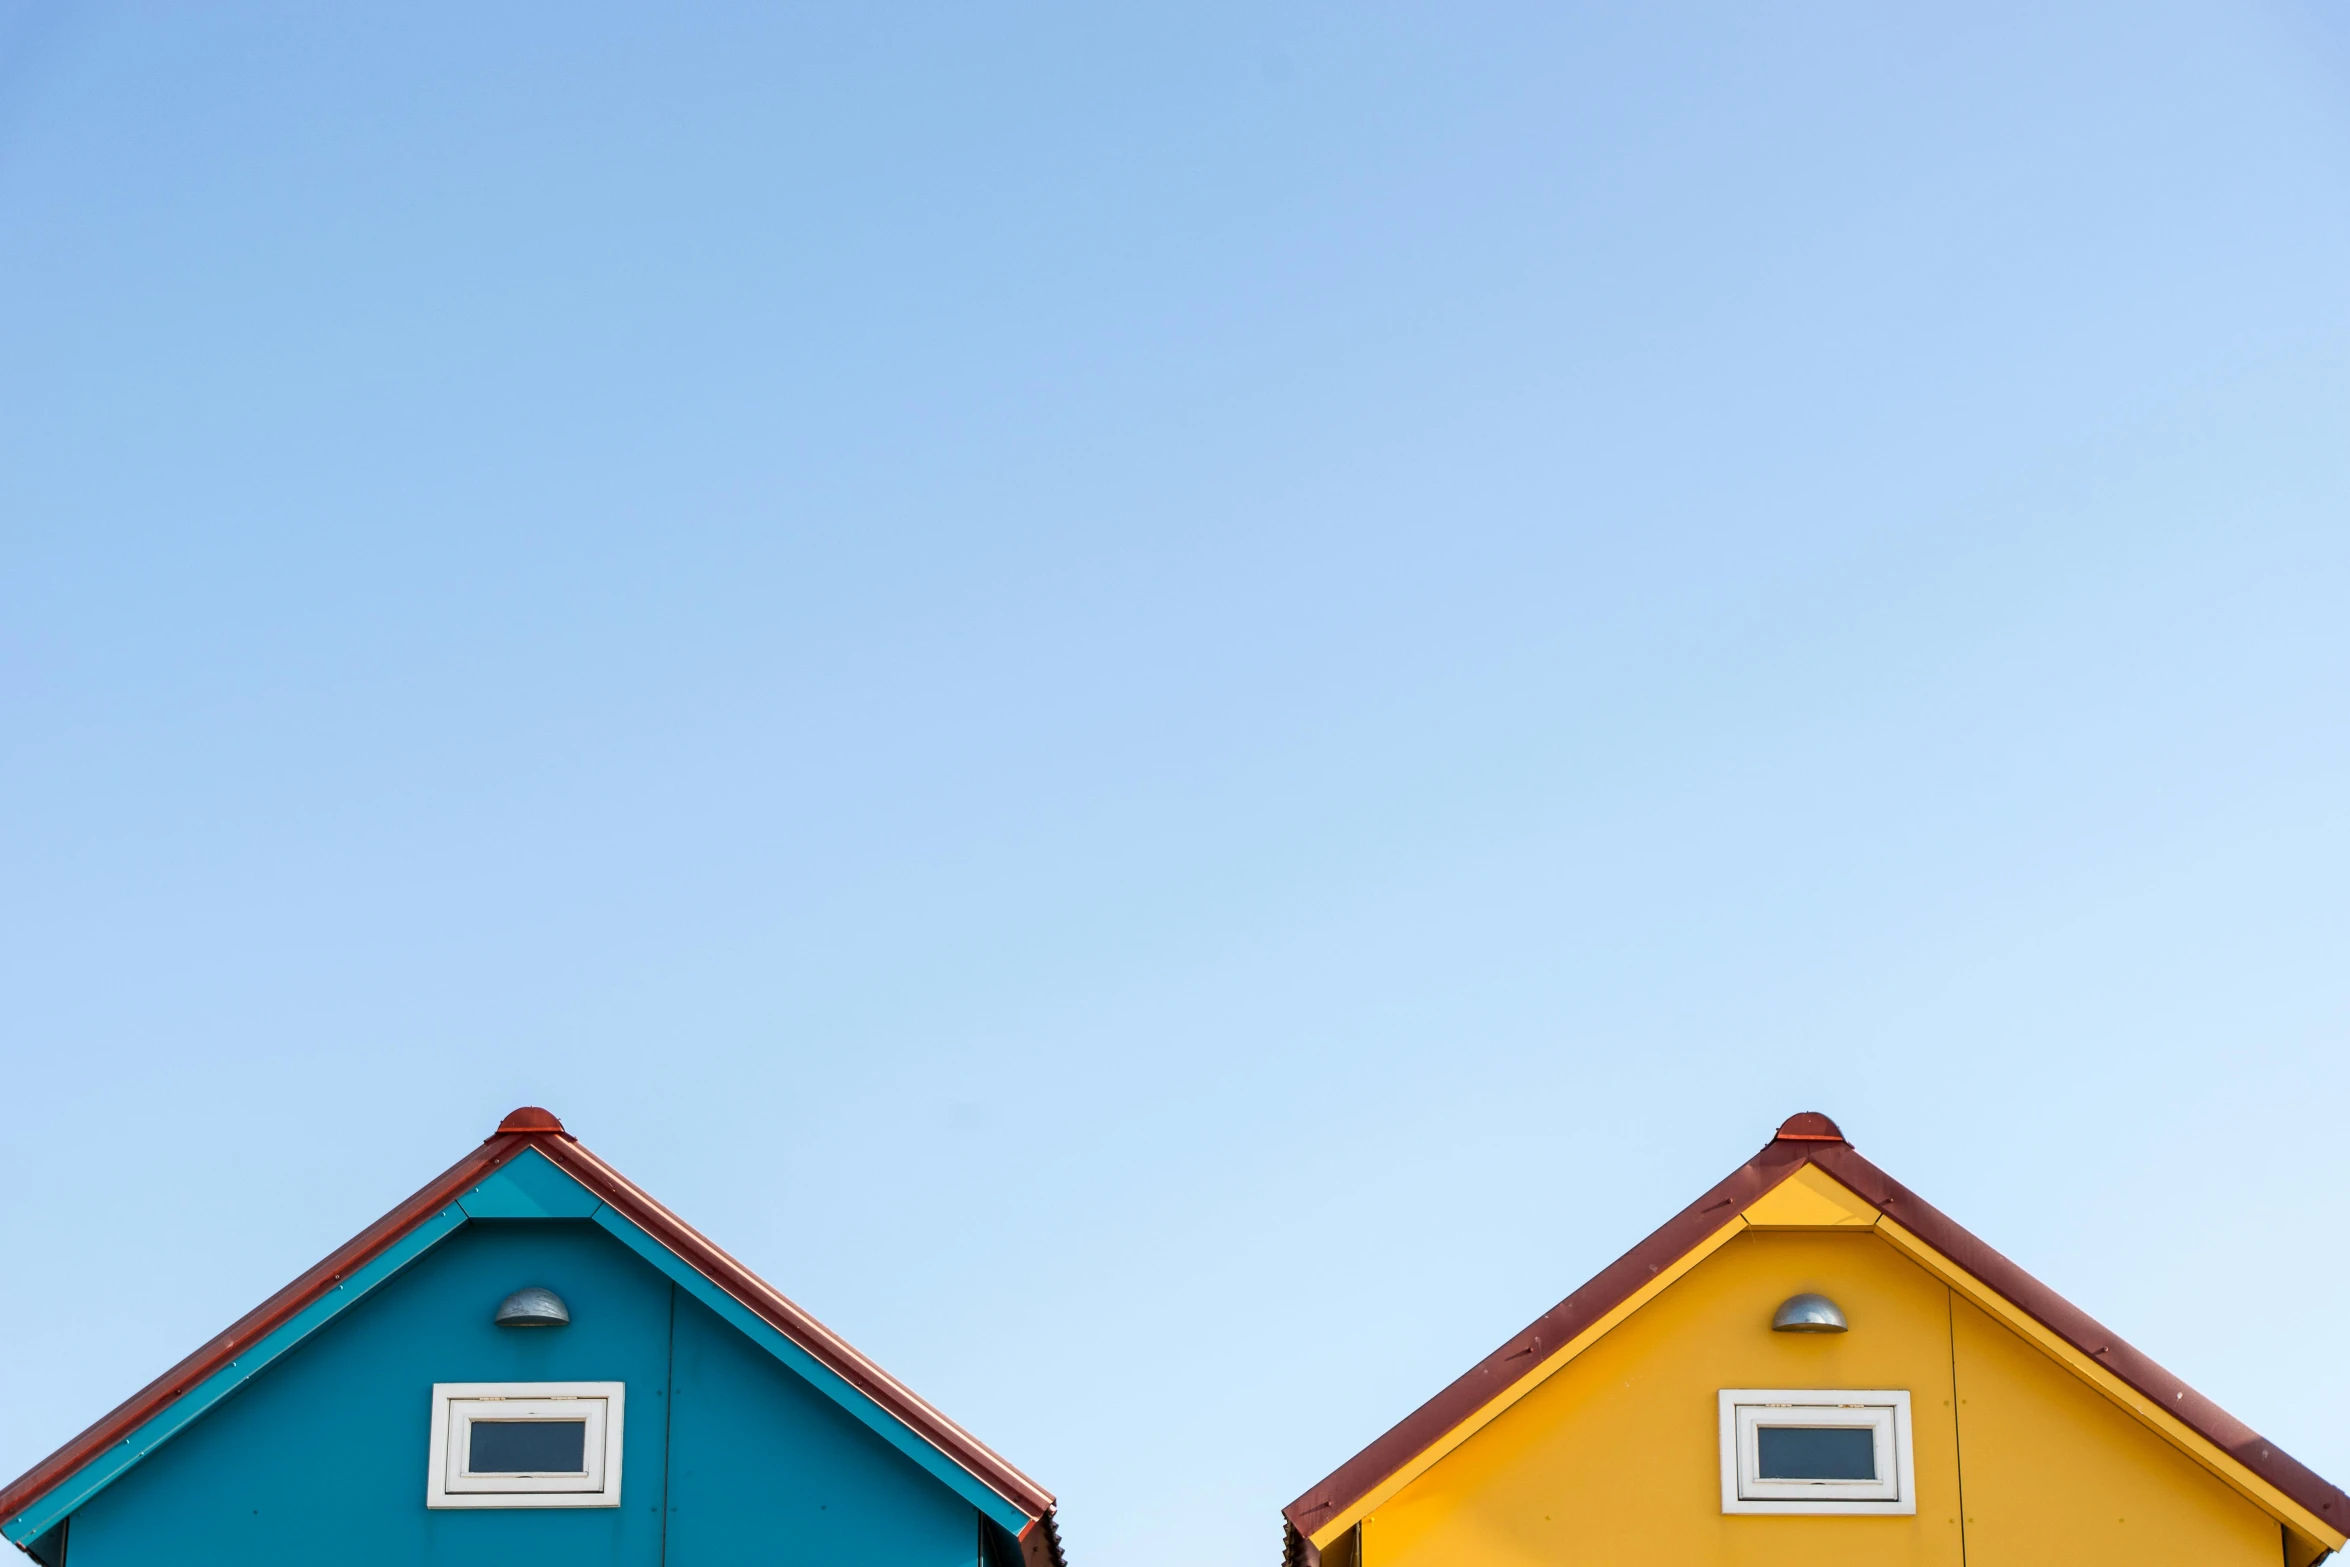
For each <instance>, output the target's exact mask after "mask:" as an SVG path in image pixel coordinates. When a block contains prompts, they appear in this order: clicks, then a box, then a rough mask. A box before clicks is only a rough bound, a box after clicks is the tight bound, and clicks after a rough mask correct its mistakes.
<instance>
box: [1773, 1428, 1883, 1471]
mask: <svg viewBox="0 0 2350 1567" xmlns="http://www.w3.org/2000/svg"><path fill="white" fill-rule="evenodd" d="M1754 1446H1755V1457H1756V1458H1757V1459H1758V1460H1759V1463H1758V1466H1757V1467H1758V1468H1759V1469H1760V1471H1761V1472H1760V1473H1759V1474H1758V1475H1757V1476H1756V1478H1758V1479H1762V1480H1874V1479H1876V1478H1877V1435H1876V1433H1875V1432H1874V1431H1872V1430H1871V1429H1870V1428H1869V1427H1867V1426H1756V1427H1755V1428H1754Z"/></svg>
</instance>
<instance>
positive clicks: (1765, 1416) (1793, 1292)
mask: <svg viewBox="0 0 2350 1567" xmlns="http://www.w3.org/2000/svg"><path fill="white" fill-rule="evenodd" d="M1283 1515H1284V1517H1285V1518H1286V1519H1287V1522H1288V1529H1287V1541H1288V1550H1287V1563H1286V1567H1519V1564H1525V1567H1534V1564H1557V1567H1586V1564H1588V1567H1618V1564H1621V1567H1632V1564H1636V1563H1637V1564H1659V1567H1715V1564H1720V1567H1797V1564H1801V1567H1862V1564H1867V1567H2057V1564H2063V1567H2108V1564H2111V1567H2123V1564H2128V1567H2256V1564H2257V1567H2277V1564H2279V1563H2280V1562H2281V1563H2282V1564H2283V1567H2308V1564H2310V1563H2313V1562H2316V1561H2319V1560H2321V1559H2322V1558H2323V1557H2325V1556H2326V1555H2327V1554H2328V1553H2330V1552H2333V1551H2336V1550H2339V1549H2341V1548H2342V1545H2343V1543H2344V1529H2345V1527H2346V1526H2350V1497H2346V1496H2344V1495H2343V1493H2342V1492H2341V1491H2340V1490H2338V1489H2336V1488H2335V1487H2334V1486H2333V1485H2331V1484H2329V1483H2328V1482H2326V1481H2325V1480H2323V1479H2321V1478H2319V1477H2318V1476H2317V1475H2315V1474H2313V1473H2311V1472H2310V1471H2309V1470H2308V1469H2305V1468H2303V1467H2302V1466H2301V1465H2300V1464H2298V1463H2296V1462H2294V1461H2293V1460H2292V1459H2291V1458H2289V1457H2287V1456H2286V1455H2285V1454H2284V1453H2282V1452H2280V1451H2278V1450H2277V1448H2275V1447H2274V1446H2272V1445H2271V1444H2270V1443H2268V1442H2266V1441H2264V1440H2262V1439H2261V1438H2260V1436H2259V1435H2257V1434H2256V1433H2254V1432H2253V1431H2251V1430H2249V1429H2247V1428H2246V1427H2245V1426H2243V1425H2242V1424H2241V1423H2239V1422H2238V1421H2236V1420H2234V1419H2232V1418H2230V1417H2229V1416H2228V1415H2227V1414H2226V1413H2225V1412H2223V1411H2222V1410H2221V1409H2220V1408H2219V1407H2218V1406H2217V1405H2215V1404H2213V1403H2211V1402H2210V1401H2209V1400H2208V1399H2206V1398H2204V1397H2203V1396H2202V1395H2201V1394H2199V1393H2196V1392H2195V1391H2193V1390H2192V1389H2190V1388H2188V1387H2187V1386H2186V1385H2185V1384H2184V1383H2182V1382H2180V1381H2179V1380H2178V1378H2176V1377H2174V1376H2172V1375H2171V1374H2170V1373H2169V1372H2167V1371H2165V1370H2163V1369H2162V1368H2161V1367H2160V1366H2158V1365H2156V1364H2155V1363H2154V1362H2153V1361H2151V1360H2149V1359H2147V1358H2146V1357H2145V1356H2144V1355H2141V1354H2139V1353H2138V1352H2137V1351H2136V1350H2134V1349H2132V1348H2131V1347H2130V1346H2129V1345H2127V1344H2125V1343H2123V1342H2122V1341H2121V1340H2120V1339H2118V1338H2116V1337H2115V1336H2114V1335H2113V1334H2112V1333H2110V1332H2108V1331H2107V1330H2106V1329H2104V1328H2102V1327H2100V1326H2098V1324H2097V1323H2096V1322H2095V1321H2093V1320H2091V1319H2090V1318H2089V1317H2088V1316H2087V1315H2085V1314H2084V1313H2082V1312H2081V1311H2079V1310H2077V1309H2076V1308H2074V1307H2073V1306H2071V1305H2069V1304H2067V1303H2066V1302H2065V1301H2064V1300H2062V1299H2060V1298H2059V1297H2058V1296H2057V1295H2056V1294H2055V1293H2054V1292H2053V1291H2051V1290H2049V1289H2048V1288H2047V1286H2045V1285H2043V1284H2041V1283H2040V1282H2039V1281H2037V1280H2036V1279H2034V1278H2032V1277H2031V1276H2030V1275H2029V1274H2027V1273H2025V1272H2024V1271H2023V1270H2022V1269H2021V1268H2019V1267H2017V1266H2016V1265H2015V1264H2014V1263H2012V1262H2009V1261H2008V1260H2007V1259H2006V1258H2005V1257H2002V1256H2000V1255H1999V1254H1998V1253H1997V1252H1995V1251H1993V1250H1992V1249H1991V1248H1990V1247H1988V1246H1986V1245H1984V1244H1983V1243H1982V1242H1981V1241H1979V1240H1977V1239H1975V1237H1974V1236H1972V1235H1970V1234H1968V1233H1967V1232H1966V1231H1965V1230H1963V1229H1961V1228H1959V1226H1958V1225H1956V1224H1954V1223H1953V1222H1951V1220H1949V1219H1948V1218H1946V1217H1944V1216H1943V1215H1942V1214H1941V1213H1940V1212H1938V1211H1936V1210H1935V1209H1934V1208H1933V1207H1932V1206H1930V1205H1929V1204H1927V1203H1926V1202H1924V1201H1923V1200H1921V1199H1920V1198H1919V1197H1918V1196H1917V1195H1916V1194H1915V1193H1913V1192H1911V1191H1910V1190H1909V1189H1908V1188H1907V1187H1904V1186H1902V1185H1901V1184H1900V1183H1899V1182H1897V1181H1895V1180H1893V1179H1891V1178H1890V1177H1889V1176H1887V1175H1886V1174H1885V1173H1884V1172H1883V1171H1881V1170H1879V1169H1878V1168H1877V1167H1876V1166H1875V1165H1873V1164H1871V1163H1869V1162H1868V1161H1867V1160H1866V1159H1863V1158H1862V1157H1861V1156H1860V1155H1859V1154H1857V1153H1855V1152H1854V1151H1853V1149H1852V1147H1851V1145H1850V1144H1849V1143H1847V1142H1846V1141H1845V1140H1844V1137H1843V1134H1842V1133H1841V1132H1839V1131H1838V1130H1837V1129H1836V1124H1835V1123H1834V1122H1833V1121H1830V1120H1829V1119H1828V1118H1827V1117H1826V1116H1824V1115H1814V1114H1806V1115H1798V1116H1794V1117H1792V1118H1790V1119H1789V1120H1788V1121H1787V1123H1786V1124H1785V1125H1784V1126H1782V1127H1780V1128H1779V1131H1778V1134H1777V1135H1776V1136H1775V1137H1773V1138H1772V1140H1771V1141H1770V1143H1769V1144H1768V1145H1766V1146H1765V1147H1764V1148H1763V1150H1762V1152H1760V1153H1758V1154H1756V1155H1755V1156H1754V1158H1753V1159H1751V1160H1749V1161H1748V1162H1747V1163H1746V1164H1744V1165H1743V1166H1741V1167H1740V1168H1739V1169H1737V1170H1736V1171H1734V1172H1733V1173H1732V1174H1731V1175H1730V1177H1729V1178H1728V1179H1727V1180H1725V1181H1723V1182H1722V1183H1721V1184H1720V1185H1718V1186H1716V1187H1715V1188H1714V1189H1713V1190H1712V1191H1710V1192H1707V1193H1706V1194H1705V1195H1704V1196H1702V1197H1700V1198H1698V1199H1697V1201H1695V1202H1694V1203H1691V1204H1690V1205H1689V1206H1688V1207H1687V1208H1684V1209H1683V1210H1682V1211H1681V1212H1680V1213H1679V1214H1678V1215H1676V1216H1675V1217H1674V1218H1673V1219H1672V1220H1670V1221H1669V1222H1668V1223H1667V1224H1666V1225H1665V1226H1664V1227H1663V1228H1662V1229H1660V1230H1658V1231H1657V1232H1656V1233H1655V1234H1654V1235H1651V1236H1650V1237H1649V1238H1648V1239H1647V1240H1645V1241H1643V1242H1641V1243H1640V1245H1638V1246H1636V1247H1634V1248H1633V1249H1632V1250H1631V1251H1630V1252H1629V1253H1627V1254H1626V1255H1625V1256H1623V1257H1622V1258H1620V1259H1618V1260H1617V1261H1616V1262H1615V1263H1614V1264H1613V1265H1611V1266H1610V1267H1608V1268H1607V1269H1606V1270H1605V1271H1604V1272H1602V1273H1601V1274H1600V1275H1599V1276H1598V1277H1597V1278H1595V1279H1593V1280H1592V1281H1591V1282H1590V1283H1588V1284H1586V1285H1584V1286H1583V1287H1582V1288H1581V1289H1579V1290H1577V1291H1576V1292H1575V1293H1574V1294H1572V1295H1570V1296H1568V1297H1567V1298H1566V1299H1565V1300H1564V1301H1561V1302H1560V1303H1559V1304H1558V1305H1557V1306H1556V1307H1554V1308H1553V1309H1552V1310H1551V1311H1550V1312H1548V1313H1547V1314H1546V1315H1544V1316H1543V1317H1542V1318H1540V1319H1539V1320H1538V1321H1536V1322H1535V1323H1534V1324H1533V1325H1532V1326H1530V1327H1528V1328H1527V1329H1526V1330H1525V1331H1524V1332H1523V1333H1520V1334H1518V1335H1517V1336H1516V1337H1514V1338H1512V1339H1511V1340H1510V1341H1509V1342H1508V1343H1506V1344H1504V1345H1502V1347H1501V1348H1499V1349H1497V1350H1495V1351H1494V1352H1493V1353H1492V1354H1491V1355H1488V1356H1487V1357H1486V1358H1485V1359H1484V1361H1482V1362H1481V1363H1480V1364H1478V1365H1477V1366H1476V1367H1475V1368H1474V1369H1472V1370H1471V1371H1470V1372H1469V1373H1468V1374H1467V1375H1466V1376H1463V1377H1462V1378H1460V1380H1458V1381H1456V1382H1454V1383H1453V1384H1452V1385H1451V1386H1450V1387H1448V1388H1446V1389H1445V1390H1444V1391H1443V1392H1441V1393H1439V1394H1437V1395H1436V1396H1435V1397H1434V1398H1432V1399H1430V1400H1429V1401H1428V1402H1427V1403H1425V1404H1423V1405H1421V1406H1420V1408H1419V1409H1417V1410H1415V1411H1413V1413H1412V1414H1411V1415H1409V1416H1407V1417H1406V1418H1405V1419H1404V1421H1403V1422H1402V1423H1401V1424H1400V1425H1397V1426H1396V1427H1395V1428H1394V1429H1392V1430H1390V1431H1389V1432H1387V1434H1386V1435H1384V1436H1382V1437H1380V1438H1379V1439H1378V1440H1377V1441H1375V1442H1373V1443H1372V1444H1371V1445H1370V1446H1369V1447H1367V1448H1365V1449H1363V1451H1362V1452H1360V1453H1357V1454H1356V1455H1355V1456H1354V1457H1353V1458H1350V1459H1348V1460H1347V1461H1346V1462H1345V1463H1344V1464H1341V1465H1340V1466H1339V1467H1338V1469H1337V1471H1336V1472H1335V1473H1333V1474H1331V1475H1330V1477H1329V1478H1328V1479H1325V1480H1324V1481H1322V1482H1321V1483H1320V1484H1319V1485H1316V1486H1314V1487H1313V1488H1312V1489H1310V1490H1308V1491H1307V1492H1306V1493H1305V1495H1303V1496H1301V1497H1299V1498H1298V1499H1297V1500H1296V1501H1294V1502H1292V1503H1290V1504H1289V1506H1288V1507H1287V1508H1285V1509H1284V1510H1283Z"/></svg>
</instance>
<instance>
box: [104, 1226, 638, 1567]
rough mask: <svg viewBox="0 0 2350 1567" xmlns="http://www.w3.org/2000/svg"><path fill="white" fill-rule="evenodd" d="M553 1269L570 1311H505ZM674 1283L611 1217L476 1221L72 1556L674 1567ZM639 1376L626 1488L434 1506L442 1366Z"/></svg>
mask: <svg viewBox="0 0 2350 1567" xmlns="http://www.w3.org/2000/svg"><path fill="white" fill-rule="evenodd" d="M525 1284H543V1285H546V1286H548V1287H550V1288H552V1289H553V1290H555V1292H556V1293H558V1294H560V1295H561V1296H562V1297H563V1298H564V1300H565V1301H566V1302H567V1303H569V1305H570V1307H571V1313H572V1322H571V1326H569V1327H566V1328H545V1329H514V1328H496V1327H492V1326H491V1325H490V1314H491V1312H492V1311H493V1310H495V1309H496V1307H497V1304H498V1302H499V1301H500V1300H502V1299H504V1298H505V1296H506V1295H507V1294H508V1293H510V1292H511V1291H513V1290H515V1289H518V1288H520V1287H521V1286H523V1285H525ZM672 1293H673V1292H672V1290H671V1288H670V1285H669V1282H668V1280H667V1279H665V1278H664V1277H662V1276H661V1274H660V1273H658V1272H657V1271H656V1270H654V1269H652V1268H649V1267H647V1266H645V1265H644V1263H643V1262H642V1261H641V1260H640V1259H638V1258H637V1257H636V1256H635V1255H634V1254H632V1253H631V1252H630V1251H628V1250H627V1249H626V1248H624V1247H622V1246H620V1245H618V1244H617V1243H615V1242H614V1241H613V1240H612V1239H611V1237H610V1236H608V1235H607V1234H605V1233H604V1231H603V1230H601V1229H599V1228H598V1227H597V1226H595V1225H592V1224H587V1223H582V1222H578V1221H561V1220H556V1221H548V1220H539V1221H536V1222H530V1223H512V1222H503V1221H489V1222H480V1223H473V1224H469V1225H467V1226H465V1227H464V1228H463V1229H462V1230H460V1231H458V1232H457V1233H456V1234H455V1235H453V1236H451V1237H450V1238H449V1239H448V1240H446V1241H444V1242H443V1243H442V1244H441V1245H440V1246H439V1247H437V1248H435V1249H434V1250H433V1251H432V1252H431V1253H429V1254H428V1255H426V1256H424V1257H422V1258H420V1259H419V1260H418V1261H416V1262H415V1263H414V1265H412V1266H411V1267H410V1268H408V1269H407V1271H406V1272H404V1273H402V1274H400V1275H399V1276H398V1277H397V1278H394V1279H392V1280H391V1281H390V1282H389V1283H387V1284H385V1285H383V1286H382V1287H380V1288H379V1289H377V1290H376V1291H375V1292H374V1293H373V1294H372V1295H371V1296H370V1297H369V1298H367V1299H365V1300H363V1301H361V1302H359V1303H358V1304H357V1305H355V1306H352V1307H350V1308H349V1309H348V1310H347V1311H345V1312H343V1314H342V1315H341V1316H340V1317H338V1318H336V1319H335V1320H334V1321H333V1322H332V1323H331V1324H329V1325H328V1326H327V1327H325V1328H324V1329H322V1330H321V1331H319V1332H317V1333H316V1334H315V1335H314V1336H312V1337H311V1338H310V1339H309V1341H308V1342H306V1343H304V1344H302V1345H301V1347H300V1348H299V1349H298V1350H296V1351H295V1352H293V1353H291V1354H287V1355H285V1356H284V1357H283V1358H282V1359H280V1360H279V1362H278V1363H277V1364H276V1365H274V1366H272V1367H271V1368H270V1369H269V1371H268V1372H267V1374H265V1375H263V1376H260V1377H257V1378H255V1379H254V1380H253V1381H251V1382H250V1383H249V1384H247V1385H246V1386H244V1387H242V1388H241V1389H239V1390H237V1392H236V1393H235V1396H233V1397H229V1398H225V1399H223V1400H221V1401H219V1402H218V1404H217V1405H216V1406H215V1407H213V1408H212V1410H211V1412H210V1413H209V1415H208V1416H207V1417H206V1418H205V1420H204V1421H203V1423H202V1424H201V1425H200V1426H199V1427H197V1428H196V1429H194V1430H192V1431H190V1432H188V1433H187V1434H186V1435H185V1436H184V1437H183V1438H182V1439H181V1440H179V1441H176V1442H172V1443H170V1444H168V1445H167V1446H164V1447H163V1448H161V1449H160V1450H158V1451H156V1452H154V1453H153V1454H151V1455H150V1456H149V1457H148V1458H147V1460H146V1461H145V1462H144V1463H141V1464H140V1465H138V1466H137V1467H136V1468H134V1469H132V1470H130V1471H129V1472H128V1473H126V1474H124V1475H122V1476H121V1478H120V1479H118V1480H117V1481H116V1482H115V1484H113V1485H112V1486H110V1487H108V1488H107V1489H106V1490H104V1491H102V1492H101V1493H99V1494H98V1495H97V1496H95V1497H94V1498H92V1499H91V1500H90V1501H89V1502H88V1504H87V1505H85V1506H84V1507H83V1508H82V1510H81V1511H80V1512H79V1513H78V1514H76V1515H75V1517H74V1520H73V1531H72V1544H71V1547H70V1558H71V1563H72V1567H232V1564H233V1567H254V1564H256V1563H297V1562H333V1563H335V1564H337V1567H395V1564H396V1567H480V1564H482V1563H488V1562H498V1561H517V1562H534V1561H561V1562H563V1563H565V1564H566V1567H660V1561H661V1527H662V1521H663V1506H664V1501H663V1477H664V1469H665V1465H664V1463H663V1459H664V1456H665V1455H664V1451H663V1447H664V1441H665V1428H666V1426H667V1423H668V1422H667V1419H666V1411H665V1409H664V1407H663V1406H664V1405H665V1403H666V1401H667V1392H668V1342H669V1318H670V1309H671V1308H670V1302H671V1297H672ZM505 1381H528V1382H542V1381H544V1382H552V1381H616V1382H624V1383H626V1384H627V1385H628V1395H629V1396H628V1419H627V1426H626V1430H625V1432H624V1436H623V1440H624V1441H625V1443H626V1449H625V1459H624V1464H625V1467H624V1471H623V1480H622V1491H621V1505H620V1506H618V1507H610V1508H561V1509H513V1510H508V1509H481V1510H434V1509H429V1508H427V1507H426V1506H425V1505H424V1486H425V1458H426V1451H427V1447H426V1444H427V1441H428V1438H429V1426H430V1420H431V1394H432V1384H433V1383H435V1382H505Z"/></svg>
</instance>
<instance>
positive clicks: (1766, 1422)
mask: <svg viewBox="0 0 2350 1567" xmlns="http://www.w3.org/2000/svg"><path fill="white" fill-rule="evenodd" d="M1721 1399H1722V1511H1723V1512H1726V1513H1858V1514H1863V1515H1866V1514H1870V1513H1914V1512H1916V1511H1917V1510H1918V1499H1917V1489H1916V1484H1915V1480H1914V1466H1913V1464H1912V1463H1911V1454H1910V1441H1909V1394H1908V1393H1907V1392H1904V1391H1900V1390H1897V1389H1888V1388H1777V1387H1731V1388H1724V1389H1722V1394H1721Z"/></svg>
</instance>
